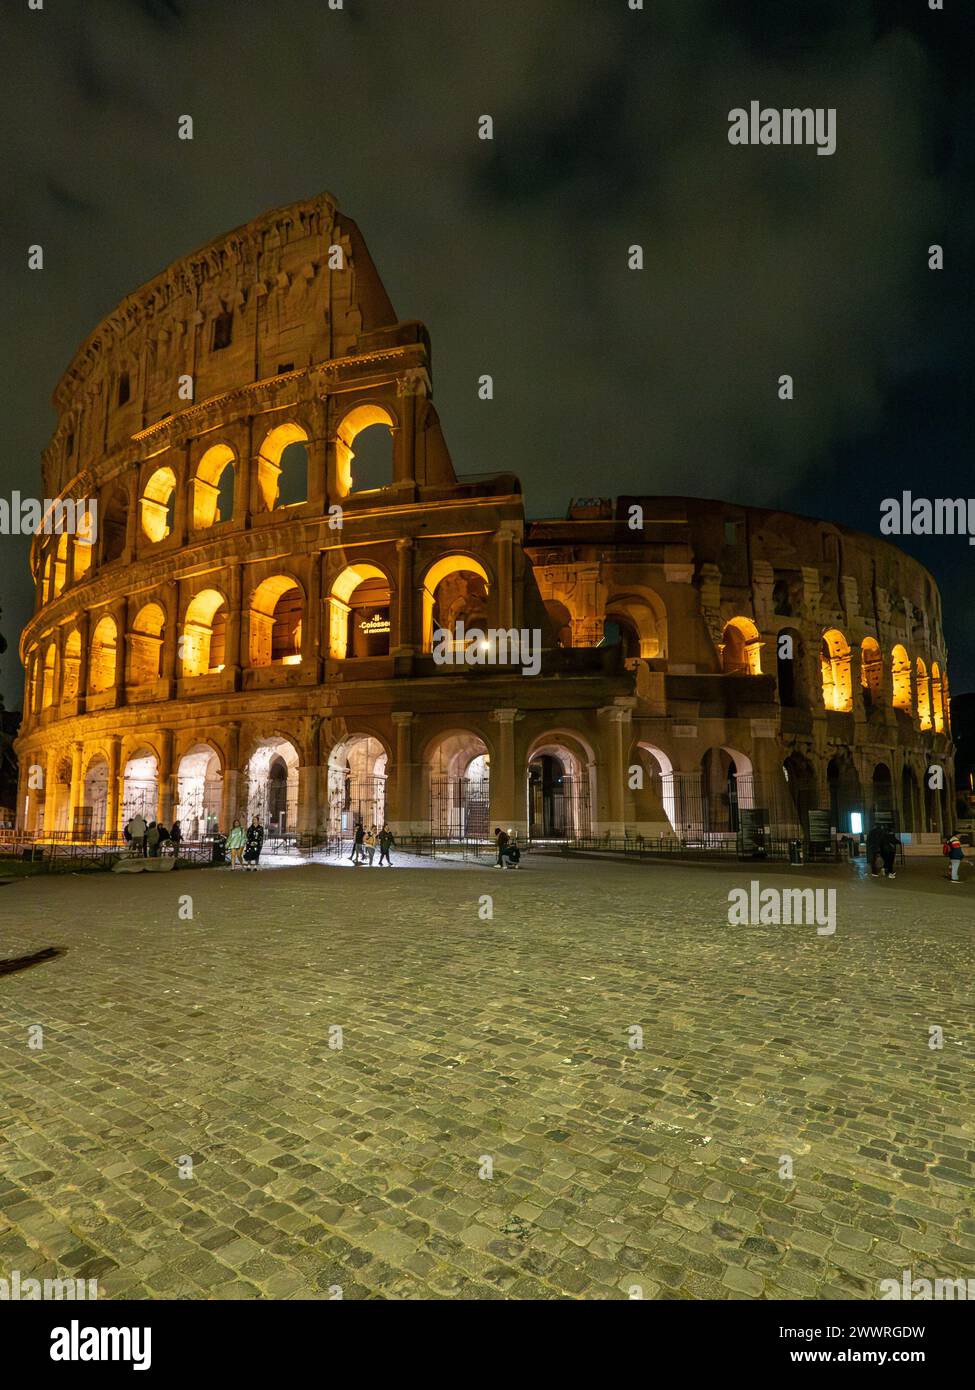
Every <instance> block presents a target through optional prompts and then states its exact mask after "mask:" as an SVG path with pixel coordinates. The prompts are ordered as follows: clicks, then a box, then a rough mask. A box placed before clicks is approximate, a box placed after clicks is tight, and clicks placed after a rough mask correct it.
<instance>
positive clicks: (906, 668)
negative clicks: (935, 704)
mask: <svg viewBox="0 0 975 1390" xmlns="http://www.w3.org/2000/svg"><path fill="white" fill-rule="evenodd" d="M890 674H891V681H892V683H893V693H892V696H891V704H892V705H893V707H894V709H899V710H902V711H903V712H904V713H905V714H911V713H912V712H913V709H914V701H913V697H912V692H911V658H910V657H909V656H908V654H907V649H906V648H905V647H903V646H902V645H901V644H900V643H899V642H898V643H897V645H896V646H895V647H894V649H893V650H892V652H891V654H890Z"/></svg>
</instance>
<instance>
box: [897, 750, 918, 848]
mask: <svg viewBox="0 0 975 1390" xmlns="http://www.w3.org/2000/svg"><path fill="white" fill-rule="evenodd" d="M920 811H921V808H920V798H919V796H918V789H917V778H916V777H915V776H914V773H913V772H912V771H911V769H910V768H909V767H906V766H905V767H904V769H903V771H902V772H901V829H902V830H906V831H907V832H908V834H914V832H915V831H917V830H920V829H921V817H920Z"/></svg>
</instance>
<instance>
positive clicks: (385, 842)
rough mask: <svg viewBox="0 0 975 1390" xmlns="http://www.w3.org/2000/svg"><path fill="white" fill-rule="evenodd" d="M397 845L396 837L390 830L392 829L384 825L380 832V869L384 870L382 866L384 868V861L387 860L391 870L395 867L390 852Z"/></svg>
mask: <svg viewBox="0 0 975 1390" xmlns="http://www.w3.org/2000/svg"><path fill="white" fill-rule="evenodd" d="M395 843H396V839H395V837H394V835H393V832H392V831H391V830H390V828H389V826H388V825H384V826H383V828H382V830H380V832H379V867H380V868H382V866H383V860H384V859H385V861H386V863H387V864H388V865H389V867H390V868H392V867H393V861H392V859H390V857H389V851H390V849H391V848H392V846H393V845H395Z"/></svg>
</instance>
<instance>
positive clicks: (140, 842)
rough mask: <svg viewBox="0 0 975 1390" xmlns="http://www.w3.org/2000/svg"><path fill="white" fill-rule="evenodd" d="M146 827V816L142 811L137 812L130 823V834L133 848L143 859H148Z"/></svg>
mask: <svg viewBox="0 0 975 1390" xmlns="http://www.w3.org/2000/svg"><path fill="white" fill-rule="evenodd" d="M147 829H148V827H147V826H146V820H145V816H143V814H142V812H141V811H136V813H135V815H134V816H133V817H132V819H131V820H130V821H129V834H130V835H131V837H132V839H131V844H132V848H133V849H134V850H135V852H136V854H141V855H142V857H143V859H145V857H146V830H147Z"/></svg>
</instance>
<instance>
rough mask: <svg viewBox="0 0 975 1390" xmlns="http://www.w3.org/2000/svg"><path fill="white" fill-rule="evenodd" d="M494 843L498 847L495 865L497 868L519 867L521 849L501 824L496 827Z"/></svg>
mask: <svg viewBox="0 0 975 1390" xmlns="http://www.w3.org/2000/svg"><path fill="white" fill-rule="evenodd" d="M494 843H495V844H496V845H497V847H498V860H497V863H496V864H495V866H494V867H495V868H496V869H517V867H518V865H519V863H520V861H521V850H520V849H519V848H518V846H517V845H516V844H515V842H514V839H513V838H512V836H510V835H509V834H508V832H507V830H502V829H501V827H500V826H499V825H496V826H495V827H494Z"/></svg>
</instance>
